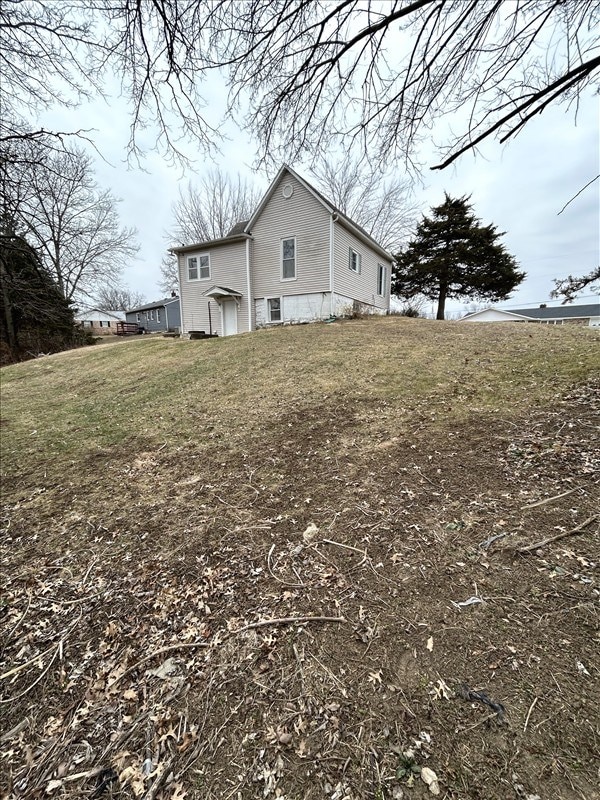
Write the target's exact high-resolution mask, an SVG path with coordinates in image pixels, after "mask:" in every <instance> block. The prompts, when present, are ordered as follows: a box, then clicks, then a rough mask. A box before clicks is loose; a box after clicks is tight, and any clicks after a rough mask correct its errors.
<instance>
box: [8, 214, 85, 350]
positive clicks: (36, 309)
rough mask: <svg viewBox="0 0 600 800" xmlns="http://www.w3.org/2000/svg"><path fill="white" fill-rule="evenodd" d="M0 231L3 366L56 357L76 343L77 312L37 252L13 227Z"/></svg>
mask: <svg viewBox="0 0 600 800" xmlns="http://www.w3.org/2000/svg"><path fill="white" fill-rule="evenodd" d="M2 227H3V231H0V338H1V340H2V343H3V345H4V346H3V348H2V352H1V353H0V355H1V360H2V361H3V362H9V361H17V360H20V359H23V358H27V357H31V355H35V354H37V353H41V352H56V351H59V350H64V349H66V348H67V347H70V346H72V345H73V343H74V338H75V334H76V331H75V325H74V320H73V310H72V309H71V306H70V303H69V301H68V300H65V298H64V297H63V296H62V294H61V292H60V290H59V288H58V286H57V285H56V283H55V282H54V280H53V279H52V276H51V275H50V274H49V273H48V271H47V270H46V269H45V268H44V266H43V264H42V262H41V260H40V257H39V256H38V254H37V252H36V251H35V250H34V248H33V247H32V246H31V245H30V244H29V243H28V242H27V241H26V240H25V239H24V238H23V237H22V236H19V235H17V234H15V233H14V231H12V230H11V228H10V226H7V225H6V224H5V225H3V226H2Z"/></svg>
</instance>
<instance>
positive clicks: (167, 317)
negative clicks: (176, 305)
mask: <svg viewBox="0 0 600 800" xmlns="http://www.w3.org/2000/svg"><path fill="white" fill-rule="evenodd" d="M177 263H178V264H179V261H177ZM165 325H166V326H167V333H168V332H169V307H168V306H167V305H166V304H165Z"/></svg>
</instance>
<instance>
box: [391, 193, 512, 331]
mask: <svg viewBox="0 0 600 800" xmlns="http://www.w3.org/2000/svg"><path fill="white" fill-rule="evenodd" d="M468 199H469V198H468V197H461V198H457V199H455V198H452V197H450V196H449V195H448V194H446V195H445V200H444V202H443V203H442V205H440V206H436V207H435V208H432V217H426V216H423V219H422V221H421V222H419V224H418V225H417V231H416V236H415V238H414V239H412V241H410V242H409V244H408V246H407V248H406V250H404V251H403V252H402V253H399V254H398V255H396V262H397V263H396V267H395V268H394V272H393V275H392V292H393V294H396V295H397V296H398V297H401V298H403V299H409V298H411V297H414V296H415V295H419V294H420V295H424V296H425V297H427V298H428V299H429V300H437V304H438V308H437V315H436V318H437V319H444V311H445V306H446V300H448V299H470V300H475V299H476V300H487V301H491V302H497V301H498V300H505V299H506V298H507V297H508V296H509V295H510V293H511V292H512V291H513V289H515V287H516V286H518V285H519V284H520V283H521V281H522V280H523V279H524V277H525V273H524V272H519V271H518V269H517V262H516V260H515V258H514V257H513V256H512V255H511V254H510V253H509V252H508V251H507V250H506V248H505V247H504V245H503V244H502V243H501V242H500V238H501V237H502V236H503V235H504V234H503V233H500V232H498V230H497V228H496V226H494V225H482V223H481V221H480V220H479V219H477V217H476V216H475V215H474V214H473V209H472V206H471V205H470V204H469V203H468Z"/></svg>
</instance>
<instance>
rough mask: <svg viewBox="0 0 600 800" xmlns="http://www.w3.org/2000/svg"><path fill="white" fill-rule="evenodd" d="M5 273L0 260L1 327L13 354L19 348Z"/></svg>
mask: <svg viewBox="0 0 600 800" xmlns="http://www.w3.org/2000/svg"><path fill="white" fill-rule="evenodd" d="M7 278H8V275H7V272H6V270H5V269H4V264H3V262H2V259H0V287H1V290H2V316H3V317H4V325H3V327H4V328H5V329H6V341H7V344H8V346H9V348H10V349H11V351H12V352H13V353H16V351H17V348H18V346H19V340H18V336H17V331H16V329H15V323H14V320H13V315H12V307H11V304H10V298H9V296H8V286H7Z"/></svg>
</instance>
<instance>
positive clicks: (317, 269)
mask: <svg viewBox="0 0 600 800" xmlns="http://www.w3.org/2000/svg"><path fill="white" fill-rule="evenodd" d="M287 183H289V184H291V185H292V186H293V189H294V192H293V194H292V196H291V197H290V198H289V199H285V198H284V197H283V196H282V193H281V192H282V188H283V186H284V185H285V184H287ZM329 219H330V215H329V213H328V212H327V210H326V209H325V208H323V206H322V205H321V203H320V202H319V201H318V200H317V199H316V198H315V197H313V195H312V194H311V193H310V192H309V191H308V190H307V189H305V188H304V186H302V184H301V183H300V182H299V181H297V180H296V178H294V177H293V176H291V175H290V174H289V173H288V172H284V173H283V175H282V176H281V178H280V180H279V182H278V184H277V186H276V187H275V190H274V192H273V194H272V196H271V198H270V200H269V201H268V203H267V205H266V206H265V208H264V209H263V211H262V213H261V214H260V216H259V218H258V220H257V221H256V224H255V225H254V228H253V229H252V231H251V233H252V236H253V238H254V248H253V258H252V280H253V294H254V297H257V298H258V297H268V296H277V297H279V296H286V295H293V294H305V293H307V292H327V291H329V288H330V287H329ZM292 237H295V239H296V278H295V280H287V281H282V280H281V241H282V239H288V238H292Z"/></svg>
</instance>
